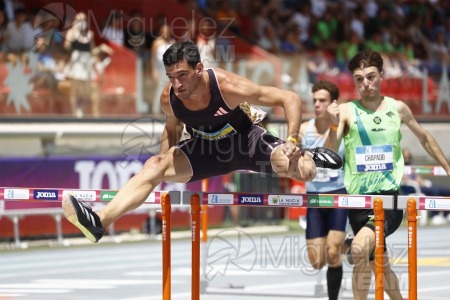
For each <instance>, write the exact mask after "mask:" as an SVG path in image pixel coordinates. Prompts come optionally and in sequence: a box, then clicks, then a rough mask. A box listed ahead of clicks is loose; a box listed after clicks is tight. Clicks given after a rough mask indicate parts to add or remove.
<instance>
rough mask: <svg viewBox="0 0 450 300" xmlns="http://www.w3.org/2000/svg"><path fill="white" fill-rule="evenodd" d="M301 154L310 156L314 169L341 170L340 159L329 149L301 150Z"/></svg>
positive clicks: (341, 162)
mask: <svg viewBox="0 0 450 300" xmlns="http://www.w3.org/2000/svg"><path fill="white" fill-rule="evenodd" d="M302 152H303V153H305V152H307V153H308V154H309V155H311V156H312V158H313V160H314V162H315V163H316V167H318V168H326V169H334V170H336V169H340V168H342V164H343V161H342V158H341V157H340V156H339V154H337V153H336V152H334V151H333V150H331V149H328V148H325V147H316V148H314V149H307V148H305V149H302Z"/></svg>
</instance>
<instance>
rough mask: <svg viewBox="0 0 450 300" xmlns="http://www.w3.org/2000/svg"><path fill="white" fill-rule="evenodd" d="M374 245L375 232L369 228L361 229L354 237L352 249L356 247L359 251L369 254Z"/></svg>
mask: <svg viewBox="0 0 450 300" xmlns="http://www.w3.org/2000/svg"><path fill="white" fill-rule="evenodd" d="M374 245H375V232H374V231H373V230H372V229H371V228H369V227H363V228H361V230H359V232H358V233H357V234H356V235H355V237H354V238H353V242H352V248H353V247H358V248H359V249H360V250H364V251H365V252H368V253H370V252H371V251H372V249H373V247H374Z"/></svg>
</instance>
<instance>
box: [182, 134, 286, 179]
mask: <svg viewBox="0 0 450 300" xmlns="http://www.w3.org/2000/svg"><path fill="white" fill-rule="evenodd" d="M283 143H284V141H282V140H280V139H279V138H277V137H275V136H273V135H272V134H271V133H269V132H268V131H266V130H265V129H264V128H262V127H260V126H258V125H252V126H251V127H250V128H249V130H247V131H241V132H238V133H236V134H234V135H232V136H229V137H226V138H223V139H220V140H208V139H204V138H191V139H188V140H185V141H182V142H180V143H179V144H178V145H177V147H178V148H179V149H181V150H182V151H183V153H184V154H185V155H186V157H187V158H188V160H189V162H190V164H191V167H192V171H193V175H192V178H191V179H190V180H189V182H191V181H196V180H199V179H204V178H209V177H212V176H218V175H223V174H228V173H230V172H233V171H237V170H250V171H255V172H260V173H274V171H273V169H272V166H271V163H270V156H271V154H272V151H273V149H274V148H275V147H276V146H278V145H280V144H283Z"/></svg>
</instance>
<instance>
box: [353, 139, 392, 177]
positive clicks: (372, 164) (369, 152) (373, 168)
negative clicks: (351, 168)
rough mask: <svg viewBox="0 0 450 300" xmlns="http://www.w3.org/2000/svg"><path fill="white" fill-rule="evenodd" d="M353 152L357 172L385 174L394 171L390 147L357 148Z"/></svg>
mask: <svg viewBox="0 0 450 300" xmlns="http://www.w3.org/2000/svg"><path fill="white" fill-rule="evenodd" d="M355 151H356V170H357V171H358V172H385V171H392V170H393V169H394V154H393V147H392V145H377V146H358V147H356V150H355Z"/></svg>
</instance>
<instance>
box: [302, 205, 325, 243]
mask: <svg viewBox="0 0 450 300" xmlns="http://www.w3.org/2000/svg"><path fill="white" fill-rule="evenodd" d="M323 209H325V208H322V209H321V208H315V207H308V208H307V211H306V239H307V240H309V239H315V238H319V237H323V238H325V237H326V236H327V234H328V229H327V225H326V224H327V220H326V214H324V212H323V211H322V210H323ZM325 213H326V212H325Z"/></svg>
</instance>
